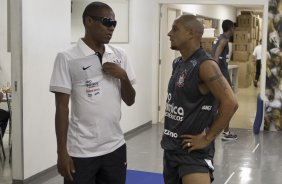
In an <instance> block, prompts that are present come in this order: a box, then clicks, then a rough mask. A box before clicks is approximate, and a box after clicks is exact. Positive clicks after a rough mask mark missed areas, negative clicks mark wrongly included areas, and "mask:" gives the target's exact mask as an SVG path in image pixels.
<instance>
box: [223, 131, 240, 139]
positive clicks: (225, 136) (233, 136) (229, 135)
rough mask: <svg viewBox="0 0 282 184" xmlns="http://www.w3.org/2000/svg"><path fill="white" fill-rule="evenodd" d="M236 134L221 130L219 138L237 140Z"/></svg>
mask: <svg viewBox="0 0 282 184" xmlns="http://www.w3.org/2000/svg"><path fill="white" fill-rule="evenodd" d="M237 138H238V137H237V135H236V134H235V133H233V132H230V131H228V132H224V131H223V132H222V136H221V140H223V141H234V140H237Z"/></svg>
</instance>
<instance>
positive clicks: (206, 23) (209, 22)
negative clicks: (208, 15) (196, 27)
mask: <svg viewBox="0 0 282 184" xmlns="http://www.w3.org/2000/svg"><path fill="white" fill-rule="evenodd" d="M203 25H204V28H212V20H207V19H204V20H203Z"/></svg>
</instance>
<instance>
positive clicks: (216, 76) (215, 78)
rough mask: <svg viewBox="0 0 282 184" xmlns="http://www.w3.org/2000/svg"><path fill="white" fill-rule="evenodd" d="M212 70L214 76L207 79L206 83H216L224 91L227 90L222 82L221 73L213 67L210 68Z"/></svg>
mask: <svg viewBox="0 0 282 184" xmlns="http://www.w3.org/2000/svg"><path fill="white" fill-rule="evenodd" d="M212 69H213V71H214V76H212V77H210V78H209V79H208V82H213V81H218V82H219V84H220V86H221V87H222V88H223V90H224V91H225V90H226V89H227V86H226V83H225V82H224V79H223V78H222V76H223V75H222V73H221V72H219V71H218V69H217V68H216V67H215V66H212Z"/></svg>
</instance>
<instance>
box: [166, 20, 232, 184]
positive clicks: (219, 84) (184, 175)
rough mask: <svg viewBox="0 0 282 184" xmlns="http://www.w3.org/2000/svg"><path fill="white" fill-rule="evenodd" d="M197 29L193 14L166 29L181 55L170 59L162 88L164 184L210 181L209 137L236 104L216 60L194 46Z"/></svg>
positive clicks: (200, 31) (200, 28)
mask: <svg viewBox="0 0 282 184" xmlns="http://www.w3.org/2000/svg"><path fill="white" fill-rule="evenodd" d="M203 32H204V27H203V24H202V23H201V22H200V21H198V20H197V18H196V16H193V15H182V16H180V17H178V18H177V19H176V20H174V22H173V25H172V29H171V31H170V32H169V33H168V36H169V38H170V41H171V49H172V50H177V51H180V53H181V56H180V57H178V58H176V59H175V60H174V61H173V71H172V76H171V78H170V81H169V84H168V90H167V92H168V95H167V101H166V110H165V122H164V132H163V136H162V140H161V146H162V148H163V149H164V156H163V168H164V169H163V176H164V181H165V184H210V183H211V182H212V180H213V171H214V167H213V157H214V140H215V138H216V137H217V135H218V134H220V132H221V131H222V130H223V129H224V128H225V127H226V126H227V124H228V122H229V120H230V119H231V117H232V116H233V114H234V113H235V111H236V110H237V108H238V104H237V100H236V98H235V96H234V94H233V92H232V89H231V87H230V85H229V84H228V82H227V80H226V79H225V77H223V75H222V73H221V71H220V69H219V67H218V64H217V63H216V62H215V61H214V60H213V59H212V58H211V57H210V56H209V55H208V54H207V53H206V52H205V51H204V50H203V49H202V48H201V47H200V42H201V38H202V35H203ZM217 103H218V104H219V105H217Z"/></svg>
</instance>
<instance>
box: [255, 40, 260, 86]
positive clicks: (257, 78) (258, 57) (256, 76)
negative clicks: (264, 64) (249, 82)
mask: <svg viewBox="0 0 282 184" xmlns="http://www.w3.org/2000/svg"><path fill="white" fill-rule="evenodd" d="M261 48H262V45H261V40H260V41H259V44H258V45H257V46H256V47H255V49H254V52H253V57H254V61H255V62H256V75H255V80H254V86H255V87H258V80H259V76H260V70H261V57H262V54H261Z"/></svg>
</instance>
